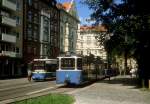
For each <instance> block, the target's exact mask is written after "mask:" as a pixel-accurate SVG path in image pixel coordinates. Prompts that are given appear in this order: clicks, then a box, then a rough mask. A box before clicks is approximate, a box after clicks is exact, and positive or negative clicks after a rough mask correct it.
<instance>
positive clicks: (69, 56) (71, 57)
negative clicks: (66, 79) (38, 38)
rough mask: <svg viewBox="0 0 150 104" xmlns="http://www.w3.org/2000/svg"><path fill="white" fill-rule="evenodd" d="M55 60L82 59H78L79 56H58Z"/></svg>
mask: <svg viewBox="0 0 150 104" xmlns="http://www.w3.org/2000/svg"><path fill="white" fill-rule="evenodd" d="M57 58H82V57H79V56H59V57H57Z"/></svg>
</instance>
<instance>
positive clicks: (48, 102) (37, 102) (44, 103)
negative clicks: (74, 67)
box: [14, 94, 74, 104]
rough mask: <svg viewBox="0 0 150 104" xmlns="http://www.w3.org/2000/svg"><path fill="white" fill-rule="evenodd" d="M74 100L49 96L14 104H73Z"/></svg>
mask: <svg viewBox="0 0 150 104" xmlns="http://www.w3.org/2000/svg"><path fill="white" fill-rule="evenodd" d="M73 102H74V98H73V97H72V96H69V95H65V94H49V95H46V96H41V97H37V98H32V99H27V100H23V101H20V102H15V103H14V104H73Z"/></svg>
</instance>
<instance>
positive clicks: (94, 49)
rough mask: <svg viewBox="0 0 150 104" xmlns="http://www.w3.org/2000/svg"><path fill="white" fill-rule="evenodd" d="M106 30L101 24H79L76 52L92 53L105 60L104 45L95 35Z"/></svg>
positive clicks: (82, 53)
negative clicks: (93, 25)
mask: <svg viewBox="0 0 150 104" xmlns="http://www.w3.org/2000/svg"><path fill="white" fill-rule="evenodd" d="M103 32H106V30H105V28H104V27H103V26H98V27H92V26H81V27H80V30H79V31H78V39H77V49H76V52H77V53H78V54H81V55H89V54H93V55H95V56H100V57H101V58H102V59H103V60H106V51H105V49H104V46H102V45H100V44H99V42H98V40H97V39H96V36H98V35H100V34H101V33H103Z"/></svg>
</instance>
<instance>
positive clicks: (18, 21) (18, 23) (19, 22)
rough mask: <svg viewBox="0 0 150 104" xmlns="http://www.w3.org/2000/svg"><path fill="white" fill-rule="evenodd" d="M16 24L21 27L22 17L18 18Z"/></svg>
mask: <svg viewBox="0 0 150 104" xmlns="http://www.w3.org/2000/svg"><path fill="white" fill-rule="evenodd" d="M16 24H17V25H20V24H21V20H20V17H19V16H17V17H16Z"/></svg>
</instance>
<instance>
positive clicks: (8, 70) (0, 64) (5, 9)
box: [0, 0, 23, 77]
mask: <svg viewBox="0 0 150 104" xmlns="http://www.w3.org/2000/svg"><path fill="white" fill-rule="evenodd" d="M22 29H23V1H22V0H0V77H16V76H21V75H22V70H21V66H20V65H21V63H22V39H23V38H22V36H23V33H22V31H23V30H22Z"/></svg>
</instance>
